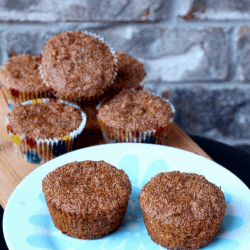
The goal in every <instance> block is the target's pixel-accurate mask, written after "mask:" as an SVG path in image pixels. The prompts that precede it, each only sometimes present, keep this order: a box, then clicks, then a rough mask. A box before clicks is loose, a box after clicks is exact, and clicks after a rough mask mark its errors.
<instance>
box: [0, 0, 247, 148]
mask: <svg viewBox="0 0 250 250" xmlns="http://www.w3.org/2000/svg"><path fill="white" fill-rule="evenodd" d="M0 22H1V23H0V59H1V63H3V62H5V61H6V60H7V59H8V57H9V56H10V55H12V54H13V53H15V54H19V53H24V52H27V53H31V54H39V53H40V51H41V50H42V48H43V46H44V45H45V44H46V40H47V39H48V38H50V37H52V36H53V35H54V34H55V33H58V32H61V31H64V30H67V31H69V30H89V31H92V32H95V33H97V34H100V35H101V36H103V37H104V38H105V39H106V40H107V41H108V43H109V44H110V45H112V47H113V48H114V49H115V50H116V51H125V52H127V53H129V54H130V55H132V56H134V57H136V58H138V59H139V60H140V61H142V62H143V63H144V65H145V69H146V71H147V78H146V87H148V88H150V89H151V90H152V91H154V92H156V93H157V94H162V95H164V96H165V97H169V98H170V99H171V100H172V102H173V103H174V105H175V106H176V109H177V116H176V120H175V121H176V123H177V124H179V125H180V126H181V127H182V128H183V129H184V130H185V131H186V132H189V133H195V134H200V135H204V136H207V137H210V138H215V139H217V140H220V141H222V142H225V143H228V144H233V145H240V144H246V145H247V144H248V145H250V0H241V1H236V0H116V1H111V0H85V1H83V0H71V1H62V0H53V1H51V0H0Z"/></svg>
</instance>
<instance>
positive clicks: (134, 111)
mask: <svg viewBox="0 0 250 250" xmlns="http://www.w3.org/2000/svg"><path fill="white" fill-rule="evenodd" d="M174 113H175V111H174V107H173V106H172V105H171V103H170V102H169V101H168V100H166V99H164V98H162V97H160V96H157V95H154V94H151V93H149V91H143V90H139V91H134V90H131V89H129V90H128V89H123V90H121V91H120V92H119V94H117V95H116V96H114V97H113V98H112V99H109V100H107V101H105V102H103V103H102V104H101V105H100V107H99V109H98V114H97V119H98V121H99V123H100V126H101V129H102V132H103V135H104V137H105V139H106V141H107V142H140V143H157V144H162V143H163V140H164V139H165V138H167V136H168V132H169V130H170V127H171V124H172V121H173V118H174Z"/></svg>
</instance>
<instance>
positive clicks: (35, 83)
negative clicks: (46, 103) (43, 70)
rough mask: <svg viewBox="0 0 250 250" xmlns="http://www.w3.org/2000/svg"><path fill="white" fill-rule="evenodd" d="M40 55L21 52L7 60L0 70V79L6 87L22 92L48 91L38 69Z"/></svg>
mask: <svg viewBox="0 0 250 250" xmlns="http://www.w3.org/2000/svg"><path fill="white" fill-rule="evenodd" d="M38 66H39V56H32V55H28V54H21V55H17V56H13V57H11V58H10V59H9V60H7V61H6V62H5V63H4V64H3V65H2V68H1V71H0V81H1V82H2V84H3V85H4V87H5V88H13V89H15V90H19V91H21V92H24V91H29V92H37V91H39V92H42V91H48V88H47V87H46V86H45V84H44V83H43V81H42V79H41V76H40V74H39V71H38Z"/></svg>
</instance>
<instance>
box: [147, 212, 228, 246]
mask: <svg viewBox="0 0 250 250" xmlns="http://www.w3.org/2000/svg"><path fill="white" fill-rule="evenodd" d="M143 218H144V223H145V226H146V228H147V231H148V234H149V236H150V237H151V239H152V240H153V241H154V242H156V243H157V244H160V245H161V246H162V247H167V248H168V249H180V250H182V249H183V250H185V249H190V250H195V249H198V248H200V247H203V246H205V245H208V244H209V243H210V242H211V241H212V239H213V237H214V236H215V235H216V234H217V233H218V232H219V229H220V227H221V223H222V219H223V218H222V219H221V218H218V219H216V220H214V221H213V225H211V227H209V226H208V227H206V226H203V227H199V225H194V226H193V227H190V228H188V230H186V228H183V229H180V228H177V227H173V226H169V225H168V224H165V223H163V222H160V221H158V220H156V219H154V218H152V217H150V216H147V215H145V213H144V212H143Z"/></svg>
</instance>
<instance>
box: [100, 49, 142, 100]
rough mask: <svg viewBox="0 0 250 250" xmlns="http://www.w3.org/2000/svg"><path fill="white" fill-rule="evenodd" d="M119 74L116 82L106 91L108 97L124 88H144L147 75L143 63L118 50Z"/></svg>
mask: <svg viewBox="0 0 250 250" xmlns="http://www.w3.org/2000/svg"><path fill="white" fill-rule="evenodd" d="M115 58H116V59H117V75H116V78H115V80H114V84H112V85H111V87H110V88H109V89H108V91H107V92H105V97H106V98H112V97H113V96H114V95H116V94H118V93H119V91H120V90H122V89H135V90H142V89H143V86H142V82H143V81H144V78H145V76H146V72H145V70H144V67H143V63H141V62H140V61H138V60H137V59H136V58H133V57H132V56H130V55H129V54H127V53H125V52H116V53H115Z"/></svg>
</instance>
